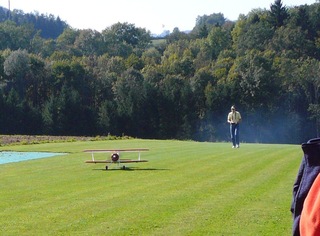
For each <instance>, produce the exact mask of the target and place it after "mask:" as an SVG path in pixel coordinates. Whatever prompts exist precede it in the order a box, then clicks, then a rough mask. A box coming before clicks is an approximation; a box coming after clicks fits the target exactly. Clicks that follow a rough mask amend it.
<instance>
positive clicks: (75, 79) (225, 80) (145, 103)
mask: <svg viewBox="0 0 320 236" xmlns="http://www.w3.org/2000/svg"><path fill="white" fill-rule="evenodd" d="M0 12H1V10H0ZM18 13H19V12H16V14H18ZM20 13H21V14H22V15H25V14H24V13H23V12H20ZM4 14H5V15H6V16H8V15H10V16H11V18H9V19H8V18H4V19H3V18H1V17H0V19H2V21H1V23H0V35H1V36H0V81H1V84H0V114H1V115H0V133H1V134H38V135H40V134H43V135H72V136H75V135H76V136H77V135H79V136H80V135H81V136H96V135H106V134H108V133H109V134H112V135H129V136H133V137H139V138H155V139H193V140H199V141H227V140H229V127H228V124H227V123H226V119H227V113H228V112H229V111H230V107H231V105H233V104H235V105H236V106H237V108H238V110H239V111H240V112H241V115H242V118H243V123H242V125H241V131H240V132H241V133H240V139H241V140H242V141H246V142H272V143H301V142H305V141H307V140H308V139H309V138H313V137H316V136H319V117H320V116H319V115H320V105H319V95H320V91H319V88H320V62H319V59H320V3H319V2H317V3H314V4H312V5H301V6H296V7H292V8H288V7H286V6H285V5H283V3H282V2H281V1H280V0H276V1H275V2H274V3H270V9H254V10H252V11H251V12H249V13H248V14H247V15H240V16H239V18H238V20H237V21H236V22H230V21H228V20H226V19H225V18H224V16H223V14H221V13H218V14H216V13H213V14H211V15H203V16H199V17H198V18H197V19H196V24H195V27H194V28H193V29H192V31H191V32H190V33H189V34H186V33H183V32H181V31H180V30H179V29H178V28H175V29H174V30H173V32H172V33H171V34H170V35H168V36H167V37H166V38H165V39H162V40H160V39H154V38H152V37H151V34H150V31H148V30H146V29H144V28H138V27H135V25H134V24H131V23H127V22H125V23H120V22H119V23H116V24H114V25H112V26H110V27H107V28H105V29H104V30H103V31H102V32H98V31H95V30H91V29H86V30H78V29H73V28H71V27H70V26H68V25H67V24H65V23H64V22H63V21H61V20H60V19H59V18H55V17H53V16H50V17H49V18H47V19H51V25H50V24H48V25H47V27H44V28H43V27H36V26H35V24H34V23H33V22H32V21H23V22H17V21H14V20H13V19H19V17H18V16H16V17H15V18H14V17H12V15H14V14H12V13H11V14H7V13H5V12H4ZM31 15H32V14H31ZM0 16H1V14H0ZM34 16H35V18H37V17H36V15H34ZM40 16H41V15H40ZM4 17H5V16H4ZM38 17H39V15H38ZM31 18H32V17H31ZM44 18H46V17H44ZM43 25H45V24H43ZM52 25H57V26H58V25H60V26H59V27H60V28H61V27H62V28H63V30H62V31H61V33H57V32H59V30H56V28H54V27H53V26H52ZM59 27H57V28H59ZM40 28H41V31H39V29H40ZM51 30H52V32H55V33H54V34H53V35H51V36H50V34H49V33H46V34H45V35H43V32H51ZM55 35H56V36H55Z"/></svg>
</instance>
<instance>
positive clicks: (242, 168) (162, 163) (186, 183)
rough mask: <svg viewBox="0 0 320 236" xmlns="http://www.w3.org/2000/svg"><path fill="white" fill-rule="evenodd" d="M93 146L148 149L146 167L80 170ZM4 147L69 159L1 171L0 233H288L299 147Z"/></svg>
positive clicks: (126, 143)
mask: <svg viewBox="0 0 320 236" xmlns="http://www.w3.org/2000/svg"><path fill="white" fill-rule="evenodd" d="M99 148H103V149H106V148H149V149H150V151H149V152H145V153H142V158H143V159H148V160H149V162H147V163H137V164H131V165H130V167H129V169H127V170H120V169H117V168H114V169H113V167H111V169H110V170H108V171H106V170H105V165H104V164H86V163H84V161H85V160H87V159H90V158H91V157H90V155H89V154H88V153H83V150H84V149H99ZM8 149H10V150H15V151H52V152H68V153H69V154H68V155H64V156H57V157H52V158H45V159H38V160H30V161H25V162H18V163H10V164H4V165H0V188H1V190H0V191H1V194H0V209H1V210H0V234H1V235H103V234H107V235H255V236H256V235H272V236H274V235H281V236H282V235H290V234H291V224H292V219H291V213H290V211H289V209H290V203H291V196H292V195H291V191H292V184H293V182H294V180H295V177H296V174H297V171H298V168H299V164H300V161H301V157H302V151H301V147H300V146H299V145H267V144H242V146H241V148H240V149H232V148H231V145H230V143H199V142H192V141H173V140H170V141H169V140H168V141H161V140H159V141H158V140H138V139H132V140H115V141H91V142H70V143H51V144H36V145H21V146H8V147H1V150H8ZM136 156H137V154H136V153H131V154H123V156H122V157H124V158H131V157H132V158H136ZM104 159H105V157H104ZM128 166H129V165H128Z"/></svg>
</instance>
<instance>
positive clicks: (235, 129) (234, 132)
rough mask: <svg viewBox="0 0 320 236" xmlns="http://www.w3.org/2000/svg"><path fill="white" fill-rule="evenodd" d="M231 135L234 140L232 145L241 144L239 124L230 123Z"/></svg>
mask: <svg viewBox="0 0 320 236" xmlns="http://www.w3.org/2000/svg"><path fill="white" fill-rule="evenodd" d="M230 135H231V140H232V145H233V146H234V147H235V146H236V145H239V124H231V125H230Z"/></svg>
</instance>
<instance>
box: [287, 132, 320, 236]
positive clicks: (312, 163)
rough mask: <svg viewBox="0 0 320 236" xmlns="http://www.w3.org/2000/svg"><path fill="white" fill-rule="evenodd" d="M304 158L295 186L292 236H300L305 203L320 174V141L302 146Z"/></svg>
mask: <svg viewBox="0 0 320 236" xmlns="http://www.w3.org/2000/svg"><path fill="white" fill-rule="evenodd" d="M302 150H303V153H304V155H303V158H302V162H301V165H300V168H299V171H298V175H297V177H296V180H295V182H294V185H293V200H292V204H291V212H292V215H293V228H292V235H293V236H299V235H300V232H299V222H300V216H301V212H302V208H303V203H304V200H305V198H306V197H307V195H308V192H309V190H310V188H311V186H312V184H313V182H314V180H315V178H316V177H317V176H318V174H319V173H320V139H319V138H317V139H311V140H309V141H308V142H307V143H303V144H302Z"/></svg>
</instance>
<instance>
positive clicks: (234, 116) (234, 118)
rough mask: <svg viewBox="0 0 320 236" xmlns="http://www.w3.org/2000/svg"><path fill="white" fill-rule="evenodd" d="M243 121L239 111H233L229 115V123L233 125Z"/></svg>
mask: <svg viewBox="0 0 320 236" xmlns="http://www.w3.org/2000/svg"><path fill="white" fill-rule="evenodd" d="M240 121H241V115H240V113H239V112H238V111H231V112H230V113H229V114H228V122H229V123H231V124H238V123H240Z"/></svg>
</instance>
